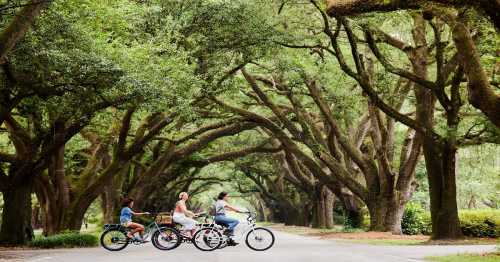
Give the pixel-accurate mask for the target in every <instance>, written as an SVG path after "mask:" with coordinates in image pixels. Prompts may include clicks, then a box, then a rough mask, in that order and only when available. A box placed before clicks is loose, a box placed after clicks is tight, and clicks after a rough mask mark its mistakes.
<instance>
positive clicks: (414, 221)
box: [401, 203, 425, 235]
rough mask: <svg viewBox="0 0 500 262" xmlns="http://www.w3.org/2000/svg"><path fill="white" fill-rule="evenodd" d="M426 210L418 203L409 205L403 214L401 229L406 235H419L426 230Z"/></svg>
mask: <svg viewBox="0 0 500 262" xmlns="http://www.w3.org/2000/svg"><path fill="white" fill-rule="evenodd" d="M424 215H425V210H424V209H423V208H422V206H421V205H420V204H418V203H408V204H407V205H406V207H405V211H404V213H403V219H402V221H401V229H402V230H403V233H404V234H407V235H417V234H420V233H422V231H423V230H424Z"/></svg>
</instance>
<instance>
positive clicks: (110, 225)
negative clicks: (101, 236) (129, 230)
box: [103, 224, 124, 230]
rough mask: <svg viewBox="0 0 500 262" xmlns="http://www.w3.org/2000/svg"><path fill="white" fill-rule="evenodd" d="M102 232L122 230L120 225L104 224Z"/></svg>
mask: <svg viewBox="0 0 500 262" xmlns="http://www.w3.org/2000/svg"><path fill="white" fill-rule="evenodd" d="M103 228H104V230H111V229H121V228H124V226H122V225H121V224H106V225H104V226H103Z"/></svg>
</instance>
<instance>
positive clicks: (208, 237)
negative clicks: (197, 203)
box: [191, 214, 227, 251]
mask: <svg viewBox="0 0 500 262" xmlns="http://www.w3.org/2000/svg"><path fill="white" fill-rule="evenodd" d="M199 217H203V218H204V223H200V224H198V225H197V226H198V227H199V229H198V230H197V231H196V232H195V234H194V236H193V238H192V239H191V241H192V243H193V244H194V246H195V247H196V248H197V249H199V250H201V251H214V250H216V249H218V248H221V246H222V245H224V237H223V235H222V234H221V233H220V232H221V231H222V230H223V228H222V226H220V225H217V224H216V223H215V220H214V219H212V221H211V222H209V220H208V218H209V217H211V216H208V215H206V214H203V215H202V216H199ZM212 218H213V217H212ZM200 232H201V233H200ZM225 245H227V243H226V244H225Z"/></svg>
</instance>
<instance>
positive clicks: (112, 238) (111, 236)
mask: <svg viewBox="0 0 500 262" xmlns="http://www.w3.org/2000/svg"><path fill="white" fill-rule="evenodd" d="M127 245H128V238H127V233H126V232H124V231H121V230H115V229H113V230H108V231H104V232H103V233H102V235H101V246H102V247H103V248H105V249H106V250H109V251H120V250H122V249H124V248H125V247H127Z"/></svg>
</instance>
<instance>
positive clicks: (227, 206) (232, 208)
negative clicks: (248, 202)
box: [224, 203, 243, 213]
mask: <svg viewBox="0 0 500 262" xmlns="http://www.w3.org/2000/svg"><path fill="white" fill-rule="evenodd" d="M224 208H225V209H227V210H230V211H234V212H238V213H242V212H243V211H241V210H239V209H238V208H235V207H233V206H231V205H229V204H227V203H226V205H225V206H224Z"/></svg>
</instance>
